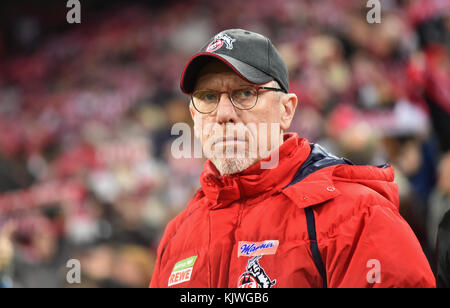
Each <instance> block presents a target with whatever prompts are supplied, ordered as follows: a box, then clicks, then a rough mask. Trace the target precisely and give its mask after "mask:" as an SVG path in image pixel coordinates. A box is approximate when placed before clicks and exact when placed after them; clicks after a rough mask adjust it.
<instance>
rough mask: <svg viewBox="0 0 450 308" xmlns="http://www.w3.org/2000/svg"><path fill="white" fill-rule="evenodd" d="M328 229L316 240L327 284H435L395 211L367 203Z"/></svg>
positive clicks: (404, 223)
mask: <svg viewBox="0 0 450 308" xmlns="http://www.w3.org/2000/svg"><path fill="white" fill-rule="evenodd" d="M329 232H330V233H331V234H328V236H327V238H328V239H327V240H326V242H322V243H320V238H319V239H318V240H319V248H320V249H321V250H322V252H323V256H322V258H324V263H325V267H326V272H327V284H328V287H334V288H336V287H351V288H354V287H357V288H358V287H369V288H370V287H381V288H389V287H402V288H412V287H418V288H425V287H436V281H435V278H434V275H433V273H432V271H431V268H430V265H429V263H428V261H427V258H426V257H425V255H424V253H423V251H422V248H421V246H420V244H419V241H418V240H417V238H416V236H415V235H414V233H413V231H412V230H411V228H410V226H409V225H408V224H407V223H406V221H405V220H404V219H403V218H402V217H401V216H400V214H399V213H398V212H397V211H394V210H393V209H391V208H389V207H386V206H377V205H374V206H369V207H365V208H364V209H362V210H361V212H360V213H358V214H354V215H352V216H351V217H350V218H348V219H346V220H345V221H343V222H341V223H339V224H337V225H335V227H334V230H331V231H329ZM321 244H322V245H321ZM320 246H322V247H320Z"/></svg>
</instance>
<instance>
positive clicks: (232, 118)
mask: <svg viewBox="0 0 450 308" xmlns="http://www.w3.org/2000/svg"><path fill="white" fill-rule="evenodd" d="M216 120H217V123H229V122H232V123H237V122H238V115H237V113H236V108H235V107H234V105H233V103H232V102H231V100H230V96H229V95H228V94H227V93H222V94H221V95H220V99H219V104H218V105H217V109H216Z"/></svg>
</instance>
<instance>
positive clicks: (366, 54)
mask: <svg viewBox="0 0 450 308" xmlns="http://www.w3.org/2000/svg"><path fill="white" fill-rule="evenodd" d="M62 2H64V1H62ZM150 3H152V2H151V1H150ZM60 6H61V5H60ZM81 6H82V17H81V23H80V24H74V25H67V23H66V21H65V12H66V10H67V9H66V8H65V7H64V6H63V8H62V10H61V11H60V15H61V14H63V15H62V16H60V15H55V10H49V9H46V8H45V6H44V7H43V8H41V9H38V10H37V13H36V12H35V11H33V13H32V14H31V13H27V12H26V11H25V10H20V9H17V7H15V6H13V5H10V6H8V5H4V6H3V8H9V9H11V10H12V8H15V10H12V12H11V14H14V17H13V18H11V17H10V19H9V21H10V22H9V24H8V25H5V24H3V25H2V27H3V28H0V285H1V286H3V287H146V286H148V284H149V282H150V278H151V275H152V271H153V266H154V261H155V252H156V248H157V246H158V242H159V239H160V236H161V234H162V232H163V231H164V228H165V226H166V224H167V222H168V221H169V220H170V219H171V218H173V217H174V216H175V215H176V214H177V213H179V212H180V211H181V210H182V209H183V208H184V206H185V205H186V204H187V202H188V200H189V199H190V198H191V197H192V196H193V194H194V192H195V191H196V190H197V189H198V188H199V187H200V185H199V180H198V177H199V175H200V173H201V171H202V167H203V163H204V160H203V159H202V158H195V159H194V158H192V159H188V158H184V159H175V158H174V157H173V156H172V155H171V151H170V148H171V144H172V141H173V140H174V138H176V137H178V136H176V135H172V134H171V128H172V126H173V125H174V124H175V123H179V122H183V123H188V124H189V125H192V121H191V119H190V115H189V113H188V109H187V103H188V98H187V97H186V96H185V95H183V94H182V93H181V91H180V90H179V79H180V74H181V71H182V68H183V66H184V64H185V63H186V61H187V60H188V59H189V58H190V56H191V55H192V54H193V53H194V52H195V51H197V50H198V49H200V47H202V46H203V44H204V43H205V42H206V41H207V40H208V39H209V38H210V37H212V36H213V35H214V34H215V33H217V32H219V31H221V30H223V29H227V28H244V29H248V30H252V31H255V32H259V33H262V34H264V35H266V36H268V37H269V38H271V40H272V41H273V43H274V44H275V45H276V46H277V47H278V49H279V51H280V52H281V54H282V56H283V58H284V59H285V61H286V63H287V65H288V68H289V72H290V85H291V89H290V90H291V92H294V93H296V94H297V95H298V97H299V101H300V105H299V107H298V110H297V114H296V117H295V118H294V121H293V124H292V126H291V130H292V131H295V132H297V133H299V135H300V136H302V137H305V138H308V139H309V140H310V142H317V143H320V144H321V145H323V146H324V147H325V148H327V149H328V150H329V151H331V152H334V153H336V154H337V155H338V156H344V157H347V158H348V159H350V160H352V161H353V162H355V163H357V164H375V165H380V164H383V163H384V162H389V163H390V164H391V165H393V166H394V168H395V171H396V179H395V181H396V182H397V184H398V186H399V192H400V212H401V214H402V215H403V217H404V218H405V219H406V220H407V221H408V223H409V224H410V225H411V227H412V228H413V230H414V232H415V233H416V235H417V237H418V238H419V240H420V242H421V244H422V247H423V249H424V251H425V253H426V255H427V257H428V258H429V261H430V264H431V265H432V267H433V268H434V264H435V260H434V246H435V241H436V231H437V226H438V224H439V222H440V219H441V218H442V216H443V215H444V213H445V212H446V211H447V210H449V209H450V137H449V136H450V93H449V90H450V74H449V71H450V62H449V49H450V16H449V12H450V2H448V1H443V0H382V1H381V22H380V23H374V24H370V23H368V21H367V20H366V14H367V12H368V11H369V9H370V8H367V7H366V2H365V1H361V0H352V1H349V0H336V1H297V0H247V1H240V0H228V1H206V0H186V1H174V0H173V1H168V2H165V3H164V4H162V3H160V2H158V3H157V5H156V4H154V5H151V4H144V3H134V4H133V3H132V2H126V3H125V2H123V3H120V2H114V5H110V6H104V7H101V9H98V8H95V9H93V8H91V7H89V6H88V5H87V4H85V3H83V1H81ZM3 14H7V15H10V14H9V13H5V12H3ZM55 20H56V21H58V20H61V21H60V24H58V22H56V21H55ZM52 21H53V24H57V27H56V28H55V27H54V26H53V27H50V26H49V24H52ZM69 259H78V260H79V261H80V264H81V283H80V284H69V283H68V282H67V280H66V274H67V271H68V270H69V269H68V268H67V267H66V265H67V261H68V260H69Z"/></svg>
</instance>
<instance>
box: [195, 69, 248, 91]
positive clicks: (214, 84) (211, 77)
mask: <svg viewBox="0 0 450 308" xmlns="http://www.w3.org/2000/svg"><path fill="white" fill-rule="evenodd" d="M250 84H251V83H249V82H248V81H245V80H244V79H242V78H241V77H239V76H238V75H237V74H235V73H234V72H231V71H229V72H217V73H216V72H214V73H205V74H202V75H201V76H200V77H199V78H198V79H197V82H196V85H195V88H196V89H198V88H200V87H201V88H208V89H214V90H230V89H233V88H235V87H238V86H242V85H250Z"/></svg>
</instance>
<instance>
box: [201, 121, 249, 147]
mask: <svg viewBox="0 0 450 308" xmlns="http://www.w3.org/2000/svg"><path fill="white" fill-rule="evenodd" d="M206 129H207V131H208V132H209V138H208V144H210V145H214V144H216V143H218V142H225V141H244V142H247V141H249V138H250V136H251V132H250V131H249V130H248V128H247V127H245V126H244V125H240V124H237V125H234V124H233V125H230V124H227V125H226V126H221V125H217V124H216V125H213V126H211V127H209V128H206Z"/></svg>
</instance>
